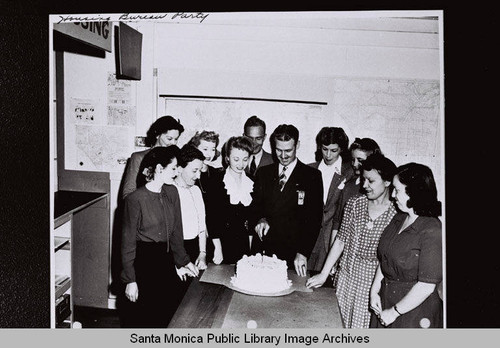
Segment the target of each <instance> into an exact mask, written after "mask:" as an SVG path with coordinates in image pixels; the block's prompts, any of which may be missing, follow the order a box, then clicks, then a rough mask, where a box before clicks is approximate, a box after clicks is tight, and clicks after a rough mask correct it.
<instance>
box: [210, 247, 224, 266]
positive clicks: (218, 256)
mask: <svg viewBox="0 0 500 348" xmlns="http://www.w3.org/2000/svg"><path fill="white" fill-rule="evenodd" d="M222 260H224V255H223V254H222V247H215V248H214V260H213V261H214V263H215V264H216V265H220V264H221V262H222Z"/></svg>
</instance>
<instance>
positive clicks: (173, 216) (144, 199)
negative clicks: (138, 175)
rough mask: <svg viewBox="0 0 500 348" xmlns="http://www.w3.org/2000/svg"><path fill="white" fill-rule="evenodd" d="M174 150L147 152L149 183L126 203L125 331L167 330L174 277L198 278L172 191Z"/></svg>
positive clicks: (123, 252) (123, 248) (123, 247)
mask: <svg viewBox="0 0 500 348" xmlns="http://www.w3.org/2000/svg"><path fill="white" fill-rule="evenodd" d="M178 150H179V149H178V148H177V146H175V145H173V146H170V147H155V148H153V149H151V151H149V152H148V153H147V154H146V156H145V157H144V160H143V164H144V173H143V174H144V175H145V177H146V181H147V183H146V184H145V185H144V186H142V187H139V188H138V189H137V190H135V191H133V192H132V193H130V194H129V195H128V196H127V197H126V198H125V202H124V215H123V230H122V233H123V235H122V245H121V255H122V266H123V269H122V273H121V279H122V281H123V283H124V284H126V288H125V297H126V298H127V299H128V301H129V302H128V303H126V305H128V308H129V313H128V314H129V316H128V317H127V318H126V321H125V323H124V326H127V327H150V328H158V327H167V325H168V323H169V321H170V319H171V317H172V315H173V314H174V312H175V310H176V305H177V303H176V302H175V301H174V300H173V296H171V295H170V294H171V293H172V292H176V291H177V290H178V289H177V290H176V289H175V288H173V285H174V284H176V277H177V276H179V278H181V279H182V280H185V279H186V276H192V277H194V276H197V275H198V269H197V268H196V266H194V265H193V264H192V263H191V262H190V260H189V256H188V255H187V254H186V251H185V249H184V245H183V231H182V222H181V209H180V203H179V194H178V193H177V189H176V188H175V186H173V185H172V184H173V179H174V178H175V176H176V175H177V159H176V153H177V152H178ZM165 184H166V185H165ZM176 273H177V275H176Z"/></svg>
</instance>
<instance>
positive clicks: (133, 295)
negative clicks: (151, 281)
mask: <svg viewBox="0 0 500 348" xmlns="http://www.w3.org/2000/svg"><path fill="white" fill-rule="evenodd" d="M125 296H126V297H127V298H128V299H129V301H130V302H135V301H137V299H138V298H139V288H138V287H137V283H136V282H133V283H128V284H127V286H126V288H125Z"/></svg>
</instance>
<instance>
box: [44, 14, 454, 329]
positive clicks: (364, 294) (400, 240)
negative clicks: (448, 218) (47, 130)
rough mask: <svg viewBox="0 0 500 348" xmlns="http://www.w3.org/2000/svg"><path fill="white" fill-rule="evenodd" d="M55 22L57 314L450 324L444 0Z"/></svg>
mask: <svg viewBox="0 0 500 348" xmlns="http://www.w3.org/2000/svg"><path fill="white" fill-rule="evenodd" d="M50 22H51V25H52V26H53V27H52V28H53V29H52V30H51V31H50V35H51V40H52V41H51V44H52V47H53V50H52V51H51V74H50V78H51V86H50V87H51V93H52V97H51V98H50V99H51V100H52V101H53V107H52V119H51V121H52V130H53V132H52V141H51V145H52V151H53V158H54V160H53V163H52V173H53V174H54V175H52V179H51V180H52V182H51V188H52V192H53V193H54V214H55V215H54V232H53V241H54V253H53V254H54V255H53V266H54V267H53V272H54V273H53V279H54V288H55V292H56V293H55V299H56V300H55V303H54V307H53V311H54V312H53V313H54V314H55V315H53V318H52V325H53V326H54V327H83V328H86V327H108V328H119V327H128V328H137V327H145V328H229V329H234V328H365V329H366V328H371V327H380V328H429V327H438V328H443V327H446V320H445V319H446V318H445V315H444V313H445V310H444V309H445V308H446V282H444V281H443V279H444V278H445V277H444V275H445V272H446V265H445V262H444V255H445V243H444V236H445V231H446V229H445V217H444V214H443V212H444V209H443V208H444V184H445V182H444V165H443V163H444V151H443V150H444V145H443V144H444V137H443V133H444V117H443V116H444V115H443V112H444V105H443V102H444V101H443V92H444V86H443V60H442V58H443V55H442V44H443V40H442V39H443V35H442V34H443V33H442V12H441V11H399V12H398V11H386V12H376V11H374V12H370V11H360V12H347V13H346V12H333V11H331V12H329V11H324V12H314V11H310V12H307V11H305V12H286V11H283V12H273V13H264V12H232V13H230V12H223V13H205V12H198V13H193V12H187V13H186V12H174V13H151V14H127V13H125V14H120V13H118V14H94V15H84V14H81V15H77V14H72V15H52V16H51V17H50ZM137 139H144V141H143V142H138V141H137ZM138 145H139V146H138ZM379 241H380V243H379Z"/></svg>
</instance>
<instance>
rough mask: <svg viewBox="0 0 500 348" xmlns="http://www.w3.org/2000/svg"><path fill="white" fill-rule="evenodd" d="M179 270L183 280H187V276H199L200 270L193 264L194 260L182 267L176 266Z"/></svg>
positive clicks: (178, 272) (178, 273)
mask: <svg viewBox="0 0 500 348" xmlns="http://www.w3.org/2000/svg"><path fill="white" fill-rule="evenodd" d="M175 270H176V271H177V275H178V276H179V278H180V279H181V280H182V281H185V280H186V279H187V277H188V276H189V277H197V276H198V274H199V273H200V271H199V270H198V267H196V266H195V265H193V263H192V262H190V263H188V264H187V265H186V266H184V267H181V268H177V267H176V268H175Z"/></svg>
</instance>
